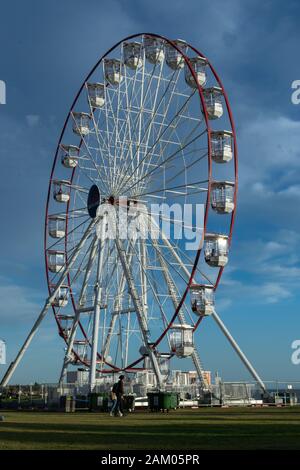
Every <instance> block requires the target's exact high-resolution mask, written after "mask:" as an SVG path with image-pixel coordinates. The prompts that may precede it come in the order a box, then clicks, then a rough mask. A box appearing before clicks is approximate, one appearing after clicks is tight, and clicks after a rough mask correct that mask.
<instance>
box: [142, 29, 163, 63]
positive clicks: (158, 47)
mask: <svg viewBox="0 0 300 470" xmlns="http://www.w3.org/2000/svg"><path fill="white" fill-rule="evenodd" d="M144 47H145V55H146V59H147V60H148V61H149V62H150V63H151V64H160V63H161V62H162V61H163V60H164V57H165V52H164V41H163V40H162V39H160V38H155V37H153V36H147V35H146V36H144Z"/></svg>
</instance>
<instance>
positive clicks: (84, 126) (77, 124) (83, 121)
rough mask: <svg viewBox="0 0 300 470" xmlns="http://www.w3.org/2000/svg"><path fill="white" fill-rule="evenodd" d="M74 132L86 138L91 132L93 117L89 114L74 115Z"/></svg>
mask: <svg viewBox="0 0 300 470" xmlns="http://www.w3.org/2000/svg"><path fill="white" fill-rule="evenodd" d="M72 116H73V132H74V133H75V134H77V135H79V136H86V135H88V134H89V132H90V120H91V116H90V115H89V114H88V113H72Z"/></svg>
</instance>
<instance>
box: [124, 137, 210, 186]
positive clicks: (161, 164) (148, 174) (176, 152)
mask: <svg viewBox="0 0 300 470" xmlns="http://www.w3.org/2000/svg"><path fill="white" fill-rule="evenodd" d="M205 133H206V130H205V131H203V132H201V133H200V134H198V135H197V136H196V137H194V138H193V139H192V140H190V141H189V142H184V144H182V145H180V147H179V149H177V150H176V151H175V152H173V153H172V154H171V155H169V156H168V157H166V158H165V159H164V160H163V161H162V162H160V163H159V164H158V165H157V166H155V167H154V168H152V170H149V172H148V173H146V174H144V175H143V176H142V177H141V178H140V179H139V180H137V181H136V182H134V183H133V184H132V185H131V186H129V188H126V190H127V191H130V190H131V189H132V188H133V187H134V186H136V184H138V183H139V182H140V181H142V180H144V179H146V178H147V177H148V176H150V175H151V174H153V173H154V172H155V171H157V170H158V169H159V168H161V167H162V166H163V165H165V164H166V163H170V162H171V161H172V160H173V159H174V158H175V157H176V155H178V153H180V152H182V151H183V150H185V149H186V148H187V147H189V146H190V145H191V144H193V143H194V142H196V140H197V139H199V138H200V137H202V136H203V135H204V134H205Z"/></svg>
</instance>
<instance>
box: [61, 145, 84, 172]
mask: <svg viewBox="0 0 300 470" xmlns="http://www.w3.org/2000/svg"><path fill="white" fill-rule="evenodd" d="M60 149H61V163H62V164H63V166H64V167H65V168H75V167H76V166H77V164H78V157H79V151H80V150H79V147H76V145H64V144H61V145H60Z"/></svg>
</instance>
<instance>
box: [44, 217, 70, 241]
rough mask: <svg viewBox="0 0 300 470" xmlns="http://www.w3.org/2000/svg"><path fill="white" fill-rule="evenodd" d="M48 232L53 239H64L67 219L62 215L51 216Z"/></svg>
mask: <svg viewBox="0 0 300 470" xmlns="http://www.w3.org/2000/svg"><path fill="white" fill-rule="evenodd" d="M48 231H49V235H50V237H52V238H63V237H64V236H65V234H66V219H65V217H64V216H61V215H49V218H48Z"/></svg>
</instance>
